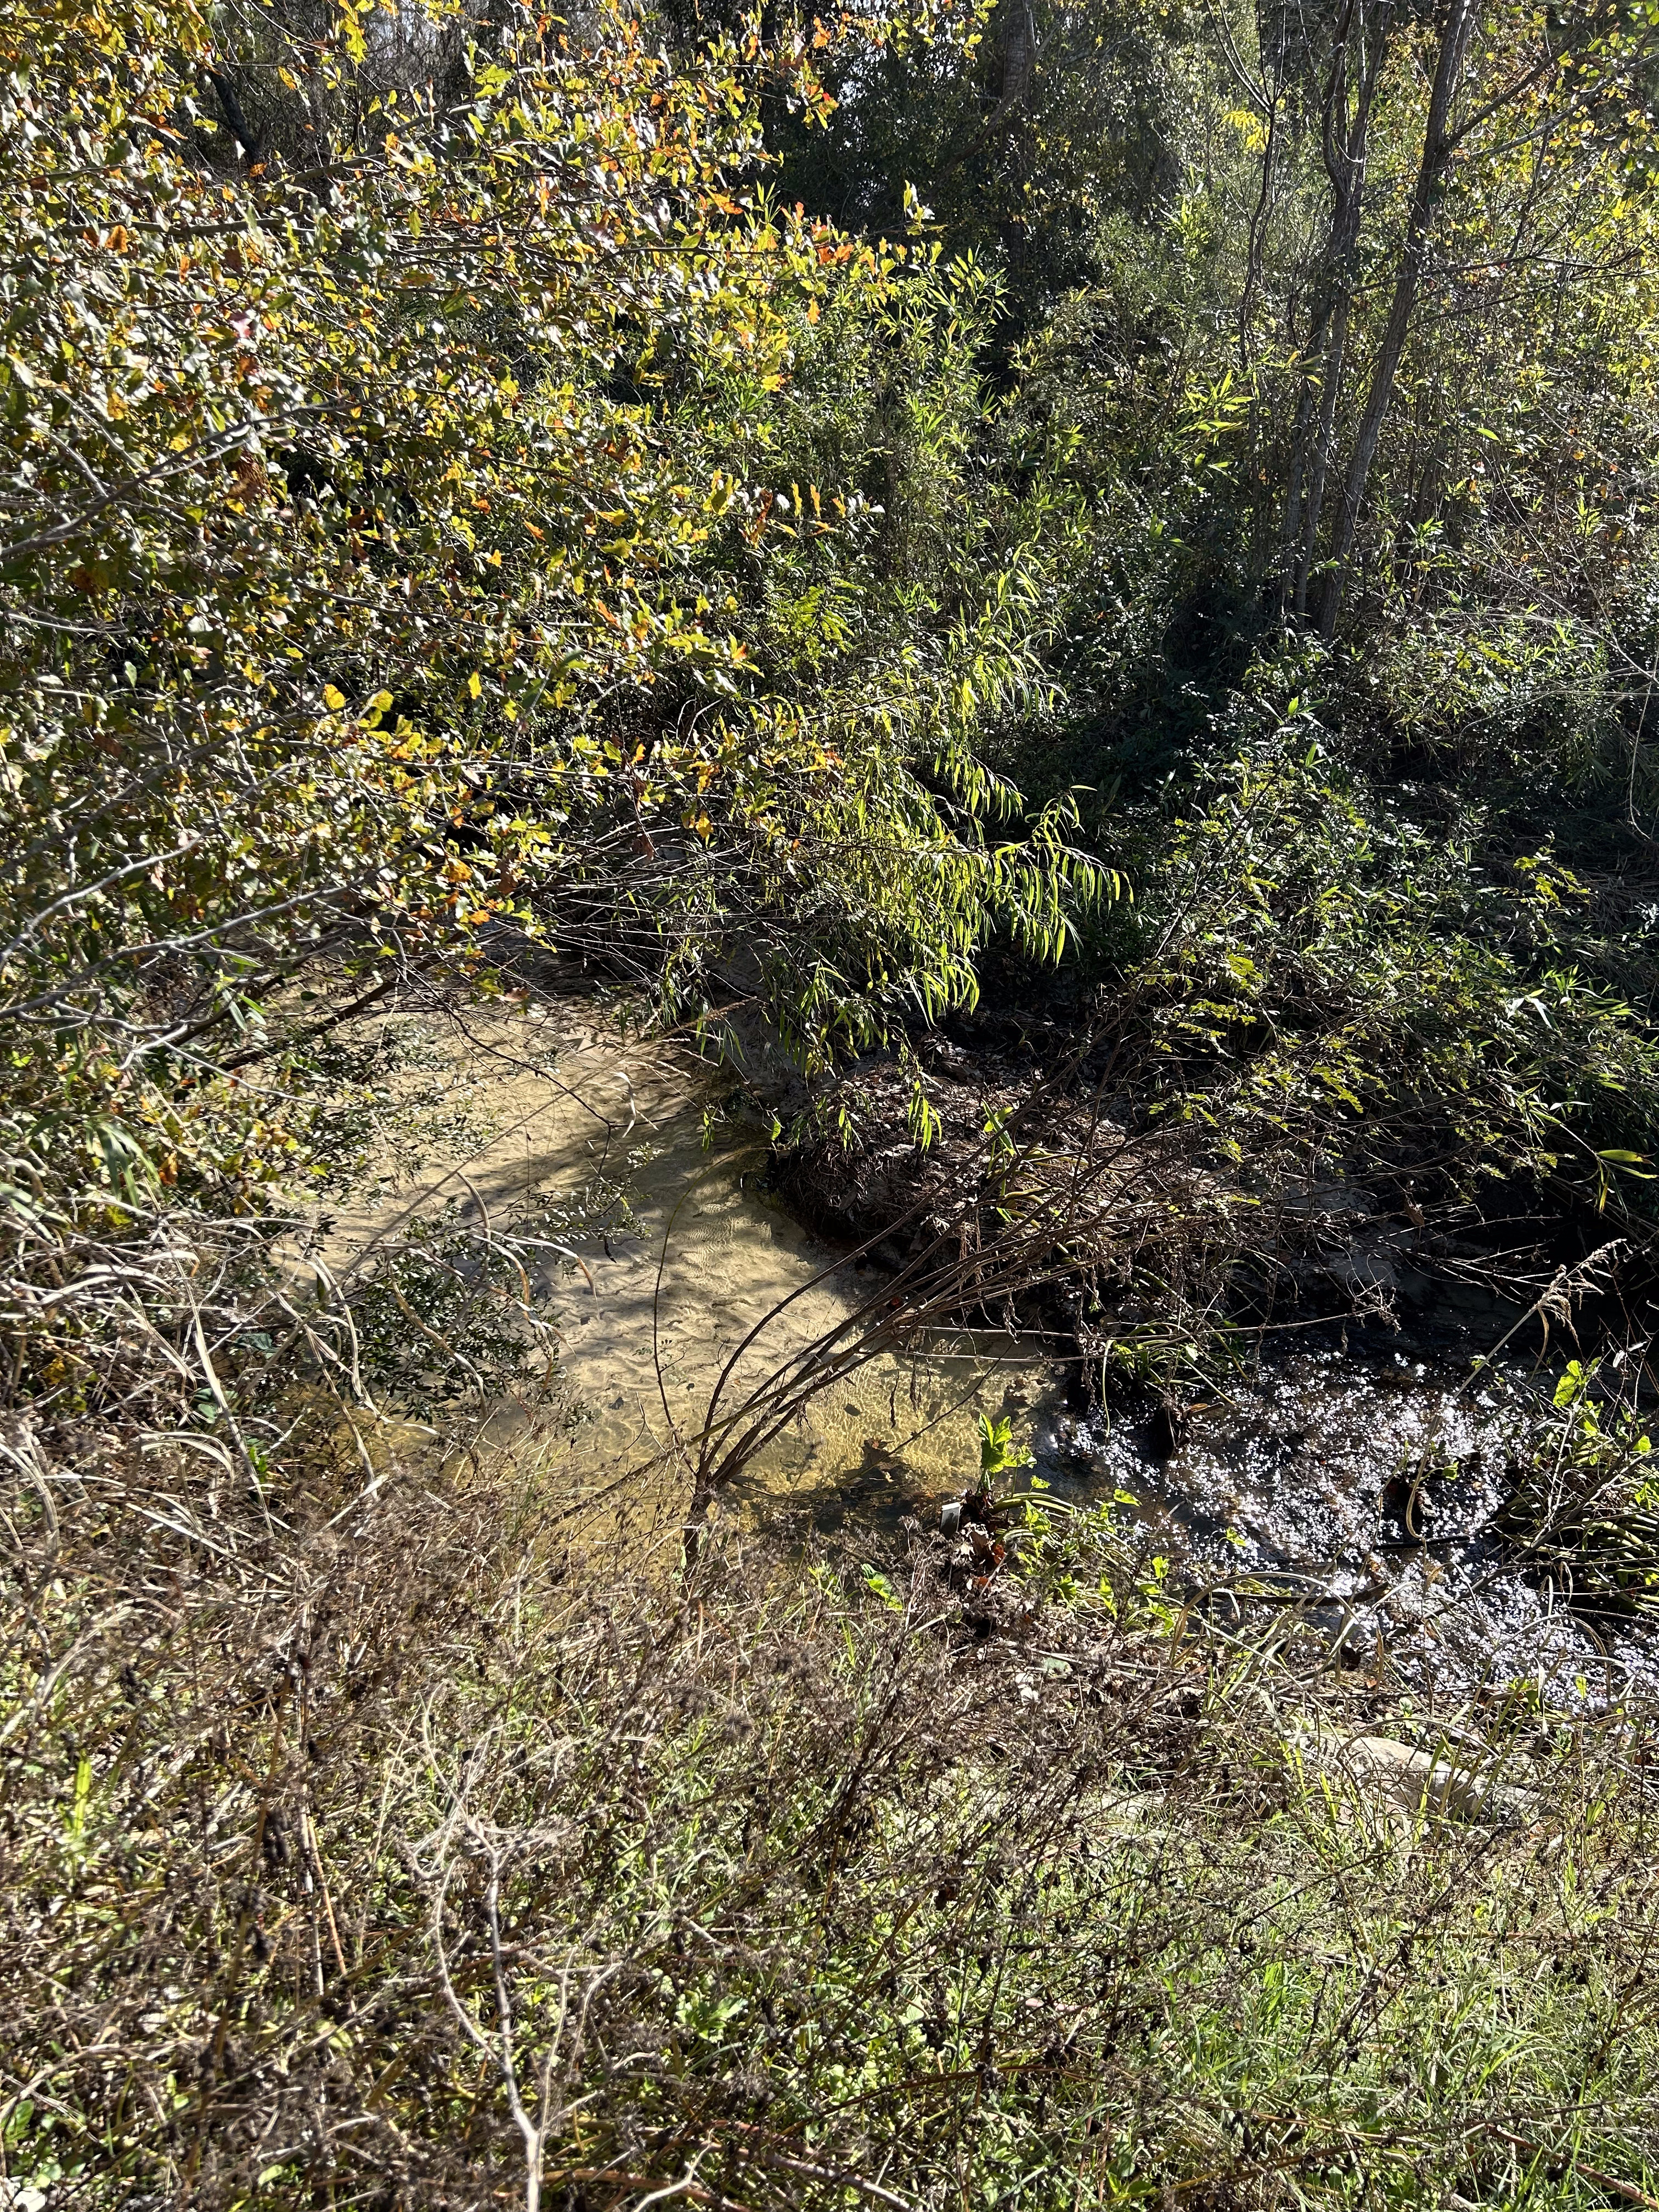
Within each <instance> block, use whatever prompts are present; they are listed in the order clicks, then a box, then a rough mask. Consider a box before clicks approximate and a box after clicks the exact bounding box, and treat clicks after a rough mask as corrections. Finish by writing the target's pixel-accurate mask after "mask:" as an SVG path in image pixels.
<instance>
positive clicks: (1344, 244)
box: [1284, 0, 1390, 617]
mask: <svg viewBox="0 0 1659 2212" xmlns="http://www.w3.org/2000/svg"><path fill="white" fill-rule="evenodd" d="M1389 4H1390V0H1376V4H1374V5H1373V6H1372V7H1371V8H1370V9H1369V10H1368V9H1366V7H1365V5H1364V0H1357V4H1356V0H1350V5H1349V6H1348V7H1347V8H1346V9H1345V10H1344V12H1343V15H1342V17H1341V19H1340V21H1339V23H1338V26H1337V33H1336V47H1335V51H1334V54H1333V56H1332V60H1331V75H1330V78H1329V81H1328V85H1327V88H1326V93H1325V99H1324V102H1323V112H1322V123H1321V135H1322V141H1323V151H1324V159H1325V169H1326V173H1327V175H1328V177H1329V178H1330V180H1331V228H1330V236H1329V239H1328V243H1327V246H1326V251H1325V257H1324V268H1323V271H1322V276H1321V281H1320V285H1319V290H1318V293H1317V295H1316V301H1315V308H1314V319H1313V325H1312V327H1311V329H1310V331H1309V333H1308V345H1307V358H1308V362H1309V363H1310V368H1309V371H1308V374H1306V375H1305V377H1304V382H1303V386H1302V393H1301V398H1300V400H1299V402H1298V404H1297V423H1296V433H1295V454H1294V459H1293V460H1292V463H1291V487H1290V493H1289V497H1288V499H1287V501H1286V503H1285V563H1284V565H1285V584H1286V591H1287V596H1288V598H1289V599H1290V602H1291V605H1292V606H1293V607H1294V609H1295V611H1296V613H1297V616H1298V617H1300V616H1303V615H1305V613H1306V611H1307V603H1308V575H1309V571H1310V568H1311V565H1312V562H1313V557H1314V549H1315V547H1316V544H1317V543H1318V538H1319V525H1320V520H1321V516H1322V511H1323V507H1324V500H1325V483H1326V479H1327V477H1328V473H1329V470H1330V457H1331V448H1332V441H1333V439H1334V433H1335V423H1336V408H1337V401H1338V398H1339V397H1340V392H1341V386H1342V367H1343V361H1344V357H1345V356H1346V348H1347V336H1348V321H1349V316H1350V311H1351V307H1352V297H1353V258H1354V252H1355V249H1356V248H1357V246H1358V243H1359V225H1360V220H1361V217H1362V216H1363V215H1364V199H1365V173H1366V167H1367V163H1368V161H1369V158H1370V120H1371V110H1372V107H1373V106H1374V104H1375V101H1376V88H1377V85H1378V82H1379V81H1380V80H1381V77H1382V74H1383V60H1384V58H1385V57H1386V54H1387V51H1388V33H1389ZM1356 14H1358V31H1359V64H1358V82H1357V86H1356V88H1355V94H1354V104H1353V108H1352V113H1350V112H1349V106H1348V84H1347V78H1348V42H1349V39H1350V37H1351V35H1352V30H1353V26H1354V18H1355V15H1356Z"/></svg>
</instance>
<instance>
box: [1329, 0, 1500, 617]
mask: <svg viewBox="0 0 1659 2212" xmlns="http://www.w3.org/2000/svg"><path fill="white" fill-rule="evenodd" d="M1474 19H1475V0H1451V13H1450V14H1449V15H1448V17H1447V19H1446V27H1445V30H1444V32H1443V34H1442V37H1441V40H1440V52H1439V56H1438V58H1437V61H1436V63H1435V70H1434V83H1433V85H1432V87H1431V90H1430V93H1429V112H1428V119H1427V121H1426V122H1425V125H1424V127H1423V157H1422V160H1421V161H1420V162H1419V166H1418V172H1417V183H1416V185H1415V186H1414V188H1413V192H1412V201H1411V207H1410V210H1408V212H1407V217H1406V242H1405V246H1404V247H1403V248H1402V250H1401V257H1400V269H1399V273H1398V275H1397V276H1396V277H1395V287H1394V298H1393V300H1392V301H1390V303H1389V319H1388V322H1387V324H1386V325H1384V328H1383V343H1382V346H1381V348H1380V349H1379V350H1378V353H1377V356H1376V366H1375V367H1374V368H1373V369H1372V371H1371V383H1370V392H1368V393H1367V395H1366V398H1365V411H1364V414H1363V415H1362V416H1360V419H1359V429H1358V435H1357V436H1356V437H1355V439H1354V447H1353V452H1352V454H1351V455H1350V457H1349V460H1348V475H1347V481H1346V484H1345V485H1344V487H1343V493H1342V511H1341V513H1340V515H1339V516H1338V518H1337V526H1336V534H1335V537H1334V539H1333V541H1332V545H1331V559H1330V567H1329V568H1328V572H1327V574H1326V578H1325V592H1324V599H1323V603H1322V606H1321V609H1320V617H1319V630H1320V635H1321V636H1322V637H1326V638H1330V637H1334V635H1336V625H1337V620H1338V617H1340V614H1341V611H1342V597H1343V592H1344V591H1345V589H1346V584H1347V568H1348V556H1349V555H1350V554H1351V553H1352V550H1353V541H1354V533H1355V532H1356V530H1357V529H1358V525H1359V515H1360V510H1361V508H1362V507H1364V500H1365V487H1366V484H1367V483H1368V481H1369V479H1370V471H1371V463H1372V461H1373V459H1375V458H1376V441H1377V439H1378V438H1379V437H1380V436H1381V435H1382V431H1383V418H1384V416H1386V415H1387V414H1388V411H1389V401H1390V400H1391V399H1392V398H1393V397H1394V385H1395V376H1396V375H1397V374H1398V373H1399V369H1400V357H1401V354H1403V353H1404V351H1405V349H1406V339H1407V334H1408V333H1409V331H1410V329H1411V320H1412V315H1413V312H1414V311H1415V308H1416V306H1417V298H1418V294H1419V291H1420V290H1421V289H1422V284H1423V272H1424V270H1425V268H1426V267H1427V266H1428V259H1429V243H1430V237H1431V232H1432V230H1433V228H1434V211H1435V203H1436V201H1437V199H1438V197H1439V195H1440V187H1441V185H1442V184H1443V181H1444V178H1445V173H1446V170H1447V168H1448V167H1449V164H1450V161H1451V158H1452V155H1453V153H1454V152H1455V149H1456V143H1457V142H1456V138H1455V135H1454V133H1453V131H1452V129H1451V108H1452V101H1453V100H1454V99H1455V96H1456V93H1457V84H1458V80H1459V78H1460V77H1461V76H1462V73H1463V57H1464V54H1465V53H1466V52H1467V51H1468V42H1469V33H1470V32H1471V31H1472V30H1473V28H1474Z"/></svg>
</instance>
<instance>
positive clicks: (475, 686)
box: [466, 668, 483, 699]
mask: <svg viewBox="0 0 1659 2212" xmlns="http://www.w3.org/2000/svg"><path fill="white" fill-rule="evenodd" d="M466 688H467V690H468V692H469V693H470V694H471V696H472V697H473V698H474V699H476V698H477V696H478V694H479V693H480V692H481V691H482V690H483V682H482V681H481V679H480V678H479V675H478V671H477V669H476V668H475V669H474V670H473V671H472V673H471V676H469V677H468V678H467V679H466Z"/></svg>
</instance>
